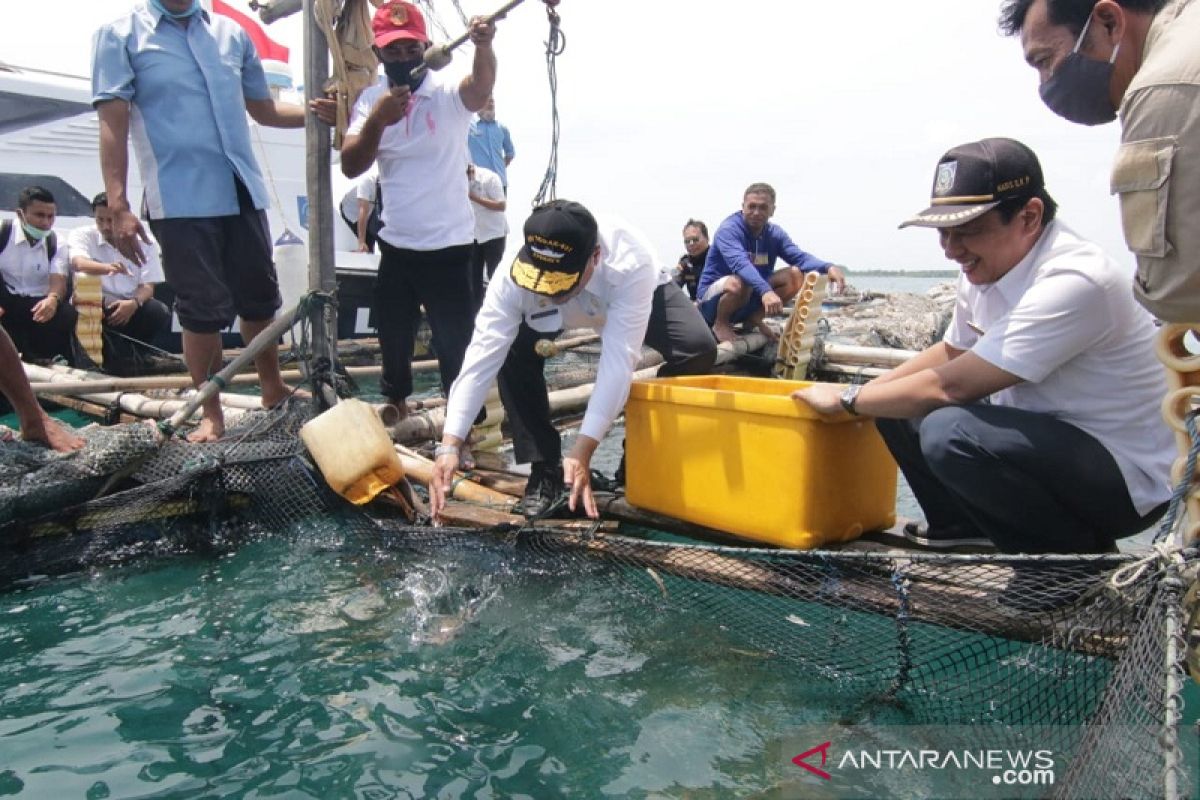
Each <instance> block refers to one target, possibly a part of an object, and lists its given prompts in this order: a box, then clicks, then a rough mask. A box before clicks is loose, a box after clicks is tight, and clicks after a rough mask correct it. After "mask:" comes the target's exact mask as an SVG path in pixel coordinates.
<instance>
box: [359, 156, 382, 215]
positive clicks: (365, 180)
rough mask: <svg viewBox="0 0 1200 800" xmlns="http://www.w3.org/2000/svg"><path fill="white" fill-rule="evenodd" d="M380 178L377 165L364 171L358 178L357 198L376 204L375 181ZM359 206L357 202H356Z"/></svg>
mask: <svg viewBox="0 0 1200 800" xmlns="http://www.w3.org/2000/svg"><path fill="white" fill-rule="evenodd" d="M378 180H379V170H378V168H377V167H376V166H375V165H373V164H372V165H371V168H370V169H369V170H367V171H366V172H364V173H363V175H362V177H361V178H359V179H358V185H357V186H356V187H355V194H354V196H355V198H356V199H358V200H366V201H367V202H368V203H371V204H372V205H374V203H375V182H376V181H378ZM356 206H357V204H356Z"/></svg>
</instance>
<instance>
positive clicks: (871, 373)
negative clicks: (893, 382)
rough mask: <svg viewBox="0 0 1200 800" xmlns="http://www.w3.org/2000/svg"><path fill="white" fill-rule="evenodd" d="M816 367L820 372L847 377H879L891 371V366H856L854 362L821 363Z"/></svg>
mask: <svg viewBox="0 0 1200 800" xmlns="http://www.w3.org/2000/svg"><path fill="white" fill-rule="evenodd" d="M816 369H817V372H818V373H820V374H824V375H836V376H838V377H843V378H846V379H853V378H860V377H864V378H878V377H879V376H880V375H883V374H885V373H887V372H889V371H890V368H885V367H867V366H856V365H854V364H821V365H819V366H818V367H817V368H816Z"/></svg>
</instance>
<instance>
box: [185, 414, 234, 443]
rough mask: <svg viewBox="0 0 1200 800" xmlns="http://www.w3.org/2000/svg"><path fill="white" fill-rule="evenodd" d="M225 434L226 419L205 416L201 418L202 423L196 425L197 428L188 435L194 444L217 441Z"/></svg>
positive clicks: (188, 438)
mask: <svg viewBox="0 0 1200 800" xmlns="http://www.w3.org/2000/svg"><path fill="white" fill-rule="evenodd" d="M224 435H225V420H211V419H208V418H207V417H205V418H204V419H202V420H200V424H199V425H197V426H196V430H194V431H192V432H191V433H189V434H188V435H187V440H188V441H189V442H191V443H192V444H200V443H202V442H215V441H217V440H218V439H220V438H221V437H222V436H224Z"/></svg>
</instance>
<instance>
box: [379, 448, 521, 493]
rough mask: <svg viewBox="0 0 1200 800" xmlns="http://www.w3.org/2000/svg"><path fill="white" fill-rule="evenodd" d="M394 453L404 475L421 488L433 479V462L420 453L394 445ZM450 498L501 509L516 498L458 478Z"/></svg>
mask: <svg viewBox="0 0 1200 800" xmlns="http://www.w3.org/2000/svg"><path fill="white" fill-rule="evenodd" d="M396 453H397V454H398V455H399V456H400V461H401V463H403V464H404V474H405V475H406V476H407V477H409V478H412V479H413V480H415V481H416V482H417V483H419V484H421V485H422V486H428V485H429V481H430V479H431V478H432V477H433V462H432V461H430V460H429V459H428V458H425V457H424V456H423V455H421V454H420V453H417V452H415V451H413V450H409V449H408V448H407V447H403V446H401V445H396ZM459 475H460V476H461V475H462V473H459ZM450 496H451V497H453V498H454V499H455V500H464V501H466V502H469V503H482V504H484V505H489V506H495V507H498V508H503V509H509V508H512V507H513V506H514V505H516V503H517V498H515V497H511V496H509V495H507V494H504V493H503V492H497V491H495V490H493V489H489V488H487V487H486V486H480V485H479V484H477V483H474V482H473V481H469V480H467V479H466V478H460V479H459V480H457V481H455V483H454V485H453V487H452V488H451V492H450Z"/></svg>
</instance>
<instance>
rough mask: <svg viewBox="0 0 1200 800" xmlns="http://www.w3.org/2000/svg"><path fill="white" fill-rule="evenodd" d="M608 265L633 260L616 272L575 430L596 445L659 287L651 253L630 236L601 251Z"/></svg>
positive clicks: (618, 405)
mask: <svg viewBox="0 0 1200 800" xmlns="http://www.w3.org/2000/svg"><path fill="white" fill-rule="evenodd" d="M601 257H602V258H605V259H607V260H609V262H610V263H617V262H626V263H629V262H633V263H635V264H636V265H637V267H636V268H634V269H624V270H622V269H614V270H613V271H612V272H611V273H610V274H611V276H612V280H613V282H614V285H613V287H612V290H613V293H614V294H613V301H612V303H611V304H610V305H609V307H608V314H607V316H606V318H605V321H604V328H603V330H601V331H600V366H599V368H598V369H597V371H596V385H595V388H594V389H593V390H592V398H591V400H589V401H588V406H587V412H586V413H585V414H584V416H583V425H582V426H580V429H579V432H580V433H581V434H583V435H584V436H590V437H591V438H593V439H595V440H596V441H600V440H601V439H603V438H604V435H605V434H606V433H608V429H609V428H610V427H612V424H613V420H615V419H616V418H617V415H618V414H620V413H621V410H622V409H623V408H625V400H626V399H627V398H628V397H629V384H630V383H631V382H632V381H633V370H634V368H635V367H636V366H637V362H638V360H639V359H640V358H641V355H642V342H643V341H644V340H645V338H646V325H647V323H649V321H650V306H651V303H652V300H653V296H654V290H655V289H656V288H657V287H658V268H657V267H656V266H655V264H654V256H653V254H652V253H651V252H650V251H649V250H647V249H646V248H645V247H643V246H642V245H641V243H640V242H639V241H638V240H637V239H636V238H635V237H634V236H633V235H629V234H627V233H626V232H624V231H620V230H618V231H616V232H615V234H614V236H613V241H612V252H611V253H602V254H601Z"/></svg>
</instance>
